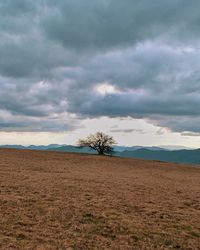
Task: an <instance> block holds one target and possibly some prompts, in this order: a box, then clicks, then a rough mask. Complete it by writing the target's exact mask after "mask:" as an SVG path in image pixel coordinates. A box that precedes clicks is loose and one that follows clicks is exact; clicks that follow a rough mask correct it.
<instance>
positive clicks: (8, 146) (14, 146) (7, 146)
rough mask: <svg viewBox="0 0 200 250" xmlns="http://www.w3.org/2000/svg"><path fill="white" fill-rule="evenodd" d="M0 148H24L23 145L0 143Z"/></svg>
mask: <svg viewBox="0 0 200 250" xmlns="http://www.w3.org/2000/svg"><path fill="white" fill-rule="evenodd" d="M0 148H18V149H25V148H26V147H25V146H22V145H0Z"/></svg>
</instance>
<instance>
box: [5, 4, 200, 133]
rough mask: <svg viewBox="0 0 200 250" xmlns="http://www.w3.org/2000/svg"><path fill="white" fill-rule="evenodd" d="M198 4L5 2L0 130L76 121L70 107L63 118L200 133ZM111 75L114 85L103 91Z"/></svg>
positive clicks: (47, 127)
mask: <svg viewBox="0 0 200 250" xmlns="http://www.w3.org/2000/svg"><path fill="white" fill-rule="evenodd" d="M199 9H200V3H199V2H198V1H195V0H191V1H186V0H169V1H160V0H156V1H149V0H141V1H133V0H124V1H121V0H94V1H89V0H85V1H82V0H74V1H72V0H65V1H64V0H60V1H56V0H52V1H47V0H38V1H29V0H19V1H12V0H5V1H1V3H0V35H1V41H0V111H1V112H2V113H1V115H0V118H1V119H2V121H0V127H1V130H6V131H7V130H9V131H12V129H13V130H19V131H23V130H24V131H27V130H31V131H33V130H34V129H35V130H36V131H43V130H44V131H48V130H49V131H63V130H65V129H71V128H73V127H74V128H76V121H74V125H73V124H71V122H72V121H71V119H70V118H69V117H68V116H67V117H66V118H65V122H64V123H65V124H66V126H63V125H62V124H63V120H62V117H65V114H66V113H70V114H76V115H77V116H80V118H81V119H84V118H85V117H100V116H110V117H127V116H131V117H134V118H144V119H147V120H148V121H150V122H152V123H154V124H156V125H159V126H162V127H167V128H169V129H171V130H173V131H176V132H183V131H187V132H188V131H189V132H192V133H193V132H194V133H199V132H200V126H199V124H200V123H199V119H200V118H199V117H200V111H199V110H200V109H199V107H200V91H199V89H200V88H199V87H200V74H199V60H200V50H199V36H200V33H199V23H200V18H199ZM105 83H106V84H110V85H111V86H112V87H113V88H114V92H111V93H105V94H102V93H98V92H97V89H96V88H97V86H98V85H99V84H105ZM4 112H8V113H9V115H10V116H11V117H12V118H10V116H7V115H5V113H4ZM19 117H20V118H19ZM53 117H57V118H56V121H55V120H54V119H53Z"/></svg>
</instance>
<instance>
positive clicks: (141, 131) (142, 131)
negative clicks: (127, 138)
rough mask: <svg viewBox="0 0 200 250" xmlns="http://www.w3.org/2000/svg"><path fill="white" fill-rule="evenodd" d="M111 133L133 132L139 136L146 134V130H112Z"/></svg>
mask: <svg viewBox="0 0 200 250" xmlns="http://www.w3.org/2000/svg"><path fill="white" fill-rule="evenodd" d="M110 132H112V133H132V132H137V133H139V134H144V130H142V129H111V130H110Z"/></svg>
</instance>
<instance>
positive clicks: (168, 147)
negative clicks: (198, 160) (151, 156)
mask: <svg viewBox="0 0 200 250" xmlns="http://www.w3.org/2000/svg"><path fill="white" fill-rule="evenodd" d="M159 147H161V148H163V149H167V150H182V149H187V150H192V149H194V148H189V147H184V146H179V145H163V146H159Z"/></svg>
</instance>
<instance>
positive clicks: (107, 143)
mask: <svg viewBox="0 0 200 250" xmlns="http://www.w3.org/2000/svg"><path fill="white" fill-rule="evenodd" d="M114 144H116V141H115V140H114V138H113V137H112V136H109V135H107V134H104V133H102V132H97V133H96V134H92V135H89V136H88V137H87V138H85V139H80V140H79V141H78V146H79V147H89V148H92V149H94V150H96V151H97V152H98V154H99V155H105V154H112V153H113V145H114Z"/></svg>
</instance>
